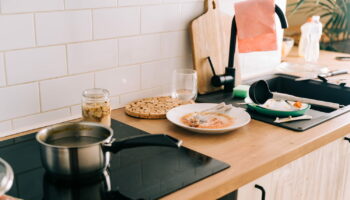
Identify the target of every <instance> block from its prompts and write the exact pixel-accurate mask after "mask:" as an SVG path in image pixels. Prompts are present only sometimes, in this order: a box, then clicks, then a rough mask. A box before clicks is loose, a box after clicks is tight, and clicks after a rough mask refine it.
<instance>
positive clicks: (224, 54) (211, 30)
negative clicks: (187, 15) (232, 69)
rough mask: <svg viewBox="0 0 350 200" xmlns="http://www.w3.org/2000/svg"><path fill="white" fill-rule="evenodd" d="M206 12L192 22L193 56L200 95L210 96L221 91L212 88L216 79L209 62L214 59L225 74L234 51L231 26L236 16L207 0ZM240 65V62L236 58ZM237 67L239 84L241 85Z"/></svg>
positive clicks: (215, 64)
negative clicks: (231, 45) (231, 42)
mask: <svg viewBox="0 0 350 200" xmlns="http://www.w3.org/2000/svg"><path fill="white" fill-rule="evenodd" d="M204 6H205V13H204V14H203V15H201V16H200V17H198V18H196V19H195V20H193V21H192V23H191V25H190V26H191V28H190V32H191V37H192V40H191V41H192V55H193V63H194V69H195V70H196V71H197V73H198V92H199V93H200V94H206V93H210V92H213V91H217V90H221V89H222V87H214V86H212V85H211V78H212V76H213V73H212V70H211V67H210V65H209V62H208V59H207V58H208V57H209V56H210V58H211V60H212V63H213V67H214V68H215V72H216V73H217V74H224V73H225V67H227V61H228V54H229V49H230V37H231V23H232V19H233V17H232V16H230V15H227V14H226V13H224V12H222V11H220V9H219V8H220V5H219V1H218V0H205V1H204ZM235 61H236V62H237V61H238V60H237V59H235ZM235 66H236V76H235V82H236V83H235V85H238V84H239V83H240V72H239V68H238V67H237V65H235Z"/></svg>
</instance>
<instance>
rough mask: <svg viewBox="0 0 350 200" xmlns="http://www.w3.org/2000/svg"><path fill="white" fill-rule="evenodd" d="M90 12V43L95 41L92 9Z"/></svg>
mask: <svg viewBox="0 0 350 200" xmlns="http://www.w3.org/2000/svg"><path fill="white" fill-rule="evenodd" d="M90 10H91V12H90V13H91V39H92V41H95V33H94V24H95V23H94V10H93V9H90Z"/></svg>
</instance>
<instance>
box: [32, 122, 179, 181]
mask: <svg viewBox="0 0 350 200" xmlns="http://www.w3.org/2000/svg"><path fill="white" fill-rule="evenodd" d="M112 136H113V130H112V129H111V128H109V127H106V126H104V125H101V124H97V123H91V122H78V123H64V124H60V125H56V126H52V127H48V128H44V129H42V130H41V131H39V132H38V133H37V135H36V139H37V141H38V142H39V143H40V151H41V159H42V163H43V166H44V168H45V169H46V170H47V171H48V172H49V173H51V174H53V175H58V176H59V177H61V178H72V177H78V178H80V177H85V176H91V175H95V174H99V173H102V172H103V171H104V170H105V169H106V168H107V166H108V164H109V159H110V153H109V152H113V153H116V152H118V151H120V150H121V149H125V148H133V147H139V146H168V147H179V146H180V145H181V141H179V140H177V139H175V138H173V137H170V136H167V135H164V134H157V135H141V136H135V137H129V138H126V139H122V140H116V141H115V140H114V139H112Z"/></svg>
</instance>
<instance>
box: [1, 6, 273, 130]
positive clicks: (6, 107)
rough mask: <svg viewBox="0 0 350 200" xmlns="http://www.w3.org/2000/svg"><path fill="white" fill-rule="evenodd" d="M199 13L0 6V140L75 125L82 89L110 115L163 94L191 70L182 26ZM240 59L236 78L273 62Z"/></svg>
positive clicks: (268, 57) (268, 55) (265, 56)
mask: <svg viewBox="0 0 350 200" xmlns="http://www.w3.org/2000/svg"><path fill="white" fill-rule="evenodd" d="M222 1H223V2H222V6H223V8H225V10H228V11H229V12H231V11H232V10H233V5H232V1H233V0H222ZM202 12H203V0H0V136H4V135H8V134H11V133H15V132H20V131H24V130H28V129H32V128H35V127H39V126H42V125H48V124H52V123H57V122H60V121H65V120H68V119H73V118H77V117H79V116H80V97H81V92H82V90H84V89H86V88H92V87H103V88H107V89H108V90H109V91H110V92H111V95H112V104H113V108H118V107H120V106H123V105H125V104H126V103H128V102H129V101H131V100H134V99H136V98H140V97H145V96H152V95H160V94H163V93H168V92H169V84H170V78H171V72H172V70H173V69H175V68H189V67H192V60H191V55H190V53H191V49H190V45H189V38H188V33H187V26H188V23H189V22H190V21H191V20H192V19H193V18H195V17H196V16H198V15H200V14H201V13H202ZM256 55H258V57H256ZM252 56H254V58H255V60H256V61H257V62H254V63H251V62H250V61H251V60H252V59H250V58H251V57H252ZM240 58H241V64H242V66H243V67H242V68H243V73H244V74H249V73H250V72H253V71H255V72H260V71H266V70H267V69H270V68H271V67H273V66H275V65H276V64H277V63H278V62H279V55H278V52H263V53H254V54H251V55H248V54H247V55H242V56H240ZM262 62H263V63H262ZM257 63H260V65H259V66H257V65H256V64H257Z"/></svg>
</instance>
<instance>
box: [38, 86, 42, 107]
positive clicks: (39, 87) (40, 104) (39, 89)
mask: <svg viewBox="0 0 350 200" xmlns="http://www.w3.org/2000/svg"><path fill="white" fill-rule="evenodd" d="M38 91H39V108H40V113H42V112H43V106H42V100H41V84H40V81H38Z"/></svg>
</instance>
